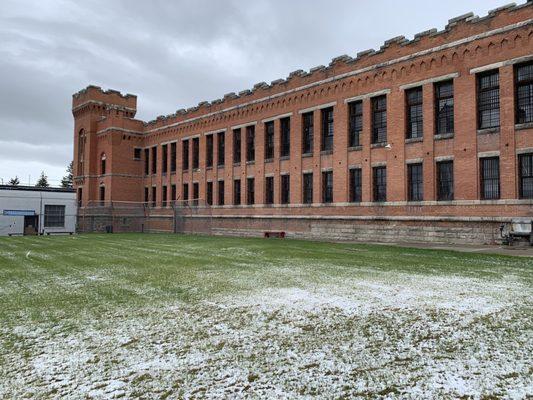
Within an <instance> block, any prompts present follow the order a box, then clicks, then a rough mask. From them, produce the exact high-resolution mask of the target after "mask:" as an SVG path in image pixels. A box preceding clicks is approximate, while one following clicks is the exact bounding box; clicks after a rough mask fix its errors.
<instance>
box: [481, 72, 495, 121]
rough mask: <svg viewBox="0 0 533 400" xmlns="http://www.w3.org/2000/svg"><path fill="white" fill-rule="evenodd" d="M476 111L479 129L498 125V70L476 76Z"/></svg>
mask: <svg viewBox="0 0 533 400" xmlns="http://www.w3.org/2000/svg"><path fill="white" fill-rule="evenodd" d="M477 84H478V93H477V96H478V98H477V111H478V127H479V129H485V128H497V127H499V126H500V74H499V73H498V71H489V72H488V73H483V74H479V75H478V76H477Z"/></svg>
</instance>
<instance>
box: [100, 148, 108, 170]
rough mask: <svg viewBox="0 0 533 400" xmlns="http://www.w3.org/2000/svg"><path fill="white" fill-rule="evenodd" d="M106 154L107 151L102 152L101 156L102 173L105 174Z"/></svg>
mask: <svg viewBox="0 0 533 400" xmlns="http://www.w3.org/2000/svg"><path fill="white" fill-rule="evenodd" d="M106 159H107V157H106V155H105V153H102V156H101V157H100V174H101V175H105V171H106V170H105V162H106Z"/></svg>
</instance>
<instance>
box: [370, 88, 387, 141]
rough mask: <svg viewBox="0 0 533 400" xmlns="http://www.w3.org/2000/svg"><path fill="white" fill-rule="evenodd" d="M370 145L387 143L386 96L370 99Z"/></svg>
mask: <svg viewBox="0 0 533 400" xmlns="http://www.w3.org/2000/svg"><path fill="white" fill-rule="evenodd" d="M372 143H373V144H378V143H387V96H378V97H373V98H372Z"/></svg>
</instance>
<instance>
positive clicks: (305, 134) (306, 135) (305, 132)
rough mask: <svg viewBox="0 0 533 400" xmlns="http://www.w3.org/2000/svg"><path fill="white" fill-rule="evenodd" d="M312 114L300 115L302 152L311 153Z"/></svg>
mask: <svg viewBox="0 0 533 400" xmlns="http://www.w3.org/2000/svg"><path fill="white" fill-rule="evenodd" d="M313 118H314V117H313V112H312V111H311V112H308V113H305V114H302V128H303V129H302V152H303V154H312V153H313Z"/></svg>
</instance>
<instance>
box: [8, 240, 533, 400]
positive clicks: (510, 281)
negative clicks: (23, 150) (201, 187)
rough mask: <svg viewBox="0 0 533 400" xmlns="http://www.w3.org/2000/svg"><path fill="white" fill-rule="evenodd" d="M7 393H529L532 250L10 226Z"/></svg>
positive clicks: (225, 395) (410, 395)
mask: <svg viewBox="0 0 533 400" xmlns="http://www.w3.org/2000/svg"><path fill="white" fill-rule="evenodd" d="M0 304H1V306H0V398H21V397H24V396H26V397H37V398H59V397H61V398H73V399H79V398H112V397H121V396H123V397H126V398H135V397H139V396H144V398H191V397H193V398H199V397H200V398H202V397H212V398H221V397H222V398H242V397H254V398H257V397H264V398H294V397H307V398H308V397H312V396H319V397H326V398H354V397H355V398H357V397H360V398H376V397H377V398H380V397H382V398H436V397H437V398H457V397H461V396H464V397H465V398H468V397H469V396H472V397H474V398H483V397H485V398H498V397H507V398H508V397H510V398H526V397H528V396H533V380H532V378H531V376H532V375H533V356H532V354H533V333H532V332H533V259H530V258H529V259H528V258H513V257H505V256H494V255H480V254H465V253H455V252H449V251H434V250H421V249H407V248H397V247H389V246H374V245H372V246H371V245H360V244H332V243H316V242H305V241H295V240H264V239H242V238H220V237H202V236H184V235H147V234H145V235H142V234H120V235H119V234H114V235H80V236H72V237H57V236H56V237H23V238H0Z"/></svg>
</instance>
